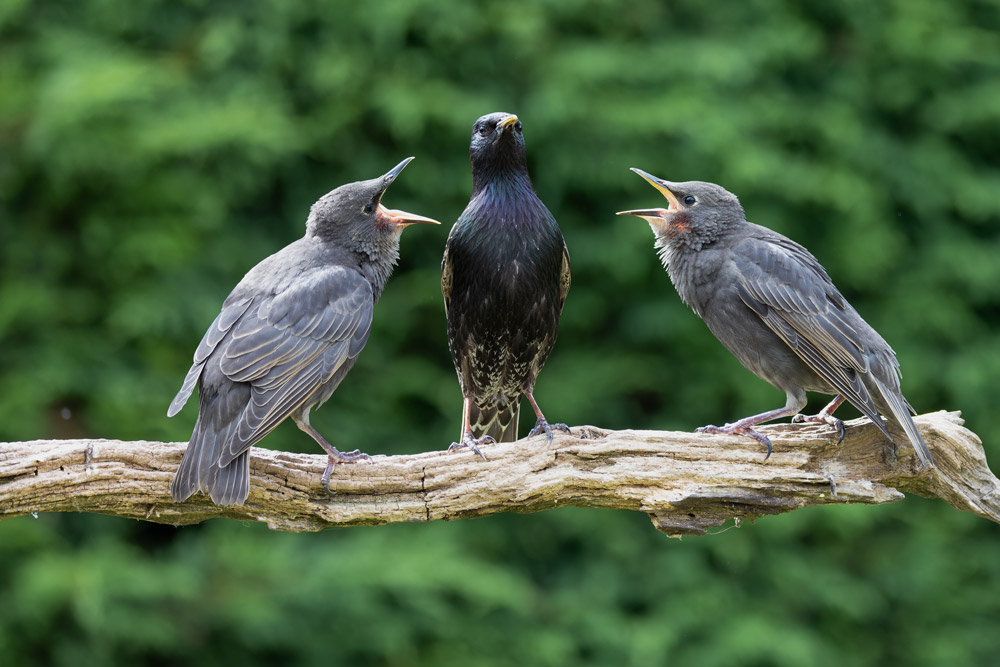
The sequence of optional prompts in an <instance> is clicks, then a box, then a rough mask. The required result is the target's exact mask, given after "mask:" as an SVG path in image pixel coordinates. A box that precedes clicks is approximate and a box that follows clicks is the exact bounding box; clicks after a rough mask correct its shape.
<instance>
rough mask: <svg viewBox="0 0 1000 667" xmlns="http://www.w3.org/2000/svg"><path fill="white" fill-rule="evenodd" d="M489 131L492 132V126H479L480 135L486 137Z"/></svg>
mask: <svg viewBox="0 0 1000 667" xmlns="http://www.w3.org/2000/svg"><path fill="white" fill-rule="evenodd" d="M489 133H490V128H488V127H487V126H486V125H480V126H479V136H481V137H485V136H486V135H487V134H489Z"/></svg>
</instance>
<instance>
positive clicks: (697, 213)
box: [618, 167, 746, 247]
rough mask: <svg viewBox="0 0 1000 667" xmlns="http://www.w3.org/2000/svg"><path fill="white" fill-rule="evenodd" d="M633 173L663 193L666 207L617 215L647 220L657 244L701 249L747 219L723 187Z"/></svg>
mask: <svg viewBox="0 0 1000 667" xmlns="http://www.w3.org/2000/svg"><path fill="white" fill-rule="evenodd" d="M632 171H634V172H635V173H637V174H639V175H640V176H642V177H643V178H644V179H646V180H647V181H648V182H649V184H650V185H652V186H653V187H654V188H656V189H657V190H659V191H660V194H662V195H663V197H664V198H665V199H666V200H667V207H666V208H648V209H635V210H631V211H619V212H618V215H634V216H637V217H640V218H642V219H644V220H645V221H646V222H648V223H649V226H650V228H651V229H652V230H653V234H655V235H656V237H657V239H658V241H662V242H663V243H665V244H680V243H688V244H697V245H698V246H699V247H700V245H702V244H704V243H706V242H710V241H712V240H714V239H716V238H718V236H719V235H720V234H721V233H722V232H723V231H724V230H725V228H726V227H728V226H729V225H731V224H733V223H735V222H738V221H743V220H745V219H746V218H745V215H744V213H743V207H742V206H741V205H740V201H739V199H737V198H736V195H734V194H733V193H732V192H729V191H728V190H726V189H725V188H723V187H722V186H720V185H716V184H715V183H706V182H704V181H686V182H684V183H672V182H670V181H665V180H663V179H662V178H657V177H656V176H653V175H652V174H648V173H646V172H645V171H643V170H642V169H636V168H634V167H633V168H632Z"/></svg>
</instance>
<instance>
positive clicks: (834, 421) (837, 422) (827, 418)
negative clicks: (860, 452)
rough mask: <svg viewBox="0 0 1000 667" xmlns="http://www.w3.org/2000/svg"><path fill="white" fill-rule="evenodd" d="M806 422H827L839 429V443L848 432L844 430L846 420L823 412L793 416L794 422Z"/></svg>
mask: <svg viewBox="0 0 1000 667" xmlns="http://www.w3.org/2000/svg"><path fill="white" fill-rule="evenodd" d="M806 422H816V423H818V424H827V425H828V426H832V427H833V428H835V429H837V432H838V433H839V434H840V437H839V438H837V444H838V445H839V444H840V443H842V442H843V441H844V435H846V432H845V430H844V420H843V419H838V418H836V417H834V416H833V415H824V414H823V413H822V412H821V413H819V414H818V415H801V414H800V415H795V416H794V417H792V423H793V424H805V423H806Z"/></svg>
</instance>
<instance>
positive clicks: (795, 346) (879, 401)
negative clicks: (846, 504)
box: [618, 169, 934, 466]
mask: <svg viewBox="0 0 1000 667" xmlns="http://www.w3.org/2000/svg"><path fill="white" fill-rule="evenodd" d="M632 171H634V172H635V173H637V174H639V175H640V176H642V177H643V178H644V179H646V180H647V181H649V183H651V184H652V185H653V187H655V188H656V189H657V190H659V191H660V192H661V193H662V194H663V196H664V197H665V198H666V199H667V201H668V202H669V205H668V206H667V208H665V209H663V208H656V209H647V210H636V211H622V212H621V213H619V214H618V215H635V216H639V217H641V218H644V219H645V220H646V221H647V222H649V226H650V227H651V228H652V230H653V234H654V235H655V236H656V247H657V248H658V249H659V253H660V259H661V260H662V261H663V265H664V266H665V267H666V269H667V273H668V274H669V275H670V280H671V281H672V282H673V284H674V287H676V288H677V293H678V294H679V295H680V297H681V300H683V301H684V303H686V304H687V305H688V306H690V307H691V309H692V310H694V312H695V313H696V314H697V315H698V316H699V317H701V319H703V320H704V321H705V323H706V324H707V325H708V328H709V329H710V330H711V331H712V333H713V334H715V337H716V338H718V339H719V342H721V343H722V344H723V345H724V346H725V347H726V349H728V350H729V351H730V352H732V353H733V354H734V355H735V356H736V358H737V359H739V360H740V363H742V364H743V365H744V366H745V367H746V368H748V369H749V370H750V371H752V372H753V373H754V374H756V375H757V377H759V378H761V379H763V380H766V381H767V382H770V383H771V384H772V385H774V386H775V387H777V388H778V389H780V390H781V391H784V392H785V395H786V397H787V399H786V401H785V406H784V407H782V408H777V409H775V410H769V411H767V412H763V413H761V414H758V415H752V416H750V417H746V418H745V419H740V420H739V421H736V422H733V423H731V424H727V425H725V426H722V427H719V426H704V427H702V428H700V429H698V430H699V431H704V432H708V433H742V434H745V435H749V436H752V437H753V438H756V439H757V440H758V441H760V442H761V443H762V444H764V445H765V446H766V447H767V453H768V456H770V454H771V442H770V440H768V438H767V437H766V436H764V435H763V434H761V433H758V432H757V431H755V430H754V428H753V427H754V426H756V425H757V424H760V423H762V422H766V421H770V420H772V419H777V418H779V417H787V416H790V415H795V417H794V418H793V420H792V421H794V422H804V421H815V422H823V423H826V424H829V425H831V426H833V427H834V428H836V429H838V430H839V432H840V438H841V440H843V437H844V424H843V422H841V421H840V420H839V419H837V418H836V417H834V416H833V412H834V410H836V409H837V407H838V406H839V405H840V404H841V403H843V402H844V400H847V401H849V402H850V403H851V405H853V406H854V407H856V408H857V409H858V410H860V411H861V412H862V413H863V414H864V415H865V416H867V417H868V418H869V419H871V420H872V422H874V423H875V425H876V426H878V427H879V429H881V430H882V432H883V433H884V434H885V435H886V437H887V438H889V439H890V440H891V439H892V436H891V435H890V434H889V430H888V429H887V428H886V426H885V424H883V422H882V419H881V418H880V417H879V414H880V413H881V414H883V415H885V416H886V417H887V418H888V419H890V420H892V421H895V422H896V423H897V424H898V425H899V426H900V427H902V429H903V431H904V432H905V433H906V435H907V437H908V438H909V440H910V443H911V444H912V445H913V448H914V449H915V450H916V452H917V456H918V457H919V458H920V461H921V463H922V464H923V465H925V466H930V465H933V463H934V459H933V458H932V457H931V453H930V451H928V449H927V445H926V444H925V443H924V440H923V438H921V437H920V433H919V432H918V431H917V427H916V425H915V424H914V423H913V419H912V418H911V417H910V412H911V411H912V408H911V407H910V404H909V403H907V401H906V399H905V398H904V397H903V394H902V392H901V390H900V386H899V378H900V373H899V362H898V361H896V355H895V353H894V352H893V351H892V348H891V347H889V344H888V343H886V342H885V340H883V339H882V337H881V336H879V335H878V333H877V332H876V331H875V330H874V329H872V328H871V327H870V326H869V325H868V323H867V322H865V321H864V320H863V319H861V316H860V315H858V313H857V311H856V310H854V308H853V307H851V304H849V303H848V302H847V300H846V299H844V296H843V295H842V294H841V293H840V291H839V290H837V288H836V287H835V286H834V284H833V282H832V281H831V280H830V277H829V276H828V275H827V273H826V271H825V270H824V269H823V267H822V266H820V263H819V262H818V261H816V258H815V257H813V256H812V255H811V254H810V253H809V251H808V250H806V249H805V248H803V247H802V246H801V245H799V244H798V243H796V242H795V241H792V240H791V239H789V238H787V237H785V236H782V235H781V234H778V233H777V232H773V231H771V230H770V229H767V228H765V227H761V226H760V225H755V224H753V223H751V222H748V221H747V219H746V214H745V213H744V212H743V207H742V206H741V205H740V202H739V200H738V199H737V198H736V195H734V194H732V193H731V192H728V191H727V190H725V189H724V188H722V187H720V186H718V185H715V184H713V183H704V182H701V181H690V182H686V183H671V182H669V181H664V180H661V179H659V178H656V177H655V176H652V175H650V174H647V173H646V172H644V171H642V170H640V169H633V170H632ZM807 391H815V392H820V393H824V394H832V395H834V396H835V398H834V399H833V401H832V402H830V404H829V405H827V406H826V407H825V408H823V410H822V411H820V413H819V414H818V415H814V416H808V417H807V416H804V415H800V414H798V412H799V411H800V410H801V409H802V408H803V407H805V405H806V392H807Z"/></svg>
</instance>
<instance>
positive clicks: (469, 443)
mask: <svg viewBox="0 0 1000 667" xmlns="http://www.w3.org/2000/svg"><path fill="white" fill-rule="evenodd" d="M496 441H497V439H496V438H494V437H493V436H492V435H484V436H483V437H481V438H473V437H472V434H471V433H466V434H465V437H463V438H462V442H453V443H451V444H450V445H449V446H448V453H449V454H450V453H451V452H458V451H461V450H463V449H471V450H472V451H473V452H475V453H476V454H478V455H479V458H481V459H482V460H484V461H487V460H488V459H487V458H486V455H485V454H483V452H482V451H481V450H480V449H479V445H492V444H494V443H495V442H496Z"/></svg>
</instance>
